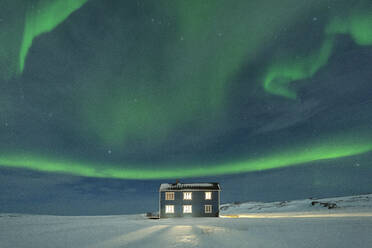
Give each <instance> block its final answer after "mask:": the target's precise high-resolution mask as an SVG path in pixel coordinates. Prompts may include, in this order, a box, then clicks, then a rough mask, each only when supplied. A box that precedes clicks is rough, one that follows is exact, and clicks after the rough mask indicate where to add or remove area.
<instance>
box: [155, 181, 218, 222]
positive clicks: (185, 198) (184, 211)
mask: <svg viewBox="0 0 372 248" xmlns="http://www.w3.org/2000/svg"><path fill="white" fill-rule="evenodd" d="M220 191H221V189H220V185H219V184H218V183H179V182H176V183H163V184H161V185H160V189H159V216H160V218H169V217H187V216H192V217H218V215H219V208H220Z"/></svg>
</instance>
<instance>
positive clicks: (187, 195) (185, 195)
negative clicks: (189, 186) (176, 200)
mask: <svg viewBox="0 0 372 248" xmlns="http://www.w3.org/2000/svg"><path fill="white" fill-rule="evenodd" d="M191 193H192V192H183V199H184V200H191V199H192V194H191Z"/></svg>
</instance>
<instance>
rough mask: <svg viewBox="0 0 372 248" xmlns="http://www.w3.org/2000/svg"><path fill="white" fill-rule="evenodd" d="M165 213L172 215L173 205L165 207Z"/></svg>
mask: <svg viewBox="0 0 372 248" xmlns="http://www.w3.org/2000/svg"><path fill="white" fill-rule="evenodd" d="M165 213H166V214H173V213H174V205H165Z"/></svg>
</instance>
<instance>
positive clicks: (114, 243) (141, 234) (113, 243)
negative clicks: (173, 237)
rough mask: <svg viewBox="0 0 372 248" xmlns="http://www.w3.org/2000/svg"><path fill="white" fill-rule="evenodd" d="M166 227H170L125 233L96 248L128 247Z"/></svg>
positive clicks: (160, 226)
mask: <svg viewBox="0 0 372 248" xmlns="http://www.w3.org/2000/svg"><path fill="white" fill-rule="evenodd" d="M166 227H168V225H156V226H150V227H146V228H142V229H139V230H136V231H133V232H130V233H125V234H123V235H120V236H118V237H115V238H113V239H109V240H106V241H103V242H101V243H99V244H97V245H96V246H94V247H97V248H102V247H123V246H124V245H128V244H130V243H133V242H135V241H139V240H141V239H144V238H146V237H148V236H150V235H152V234H154V233H155V232H158V231H160V230H163V229H164V228H166Z"/></svg>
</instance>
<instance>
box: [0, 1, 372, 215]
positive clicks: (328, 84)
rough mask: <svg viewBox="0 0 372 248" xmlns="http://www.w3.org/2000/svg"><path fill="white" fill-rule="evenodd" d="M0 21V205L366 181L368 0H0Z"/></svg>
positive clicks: (342, 190) (38, 207) (362, 186)
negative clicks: (180, 186) (208, 186)
mask: <svg viewBox="0 0 372 248" xmlns="http://www.w3.org/2000/svg"><path fill="white" fill-rule="evenodd" d="M0 30H1V32H0V212H27V213H49V214H71V215H75V214H117V213H132V212H136V211H137V212H138V211H139V212H144V211H146V210H151V211H153V210H155V209H156V206H157V190H158V186H159V183H161V182H168V181H175V180H176V179H181V181H188V182H192V181H219V182H221V184H222V185H221V186H222V189H223V192H225V193H223V194H222V200H223V201H225V202H228V201H230V202H231V201H248V200H262V201H271V200H287V199H296V198H306V197H317V196H319V197H320V196H336V195H345V194H360V193H371V192H372V180H371V179H370V178H372V162H371V161H372V111H371V110H372V1H370V0H312V1H309V0H281V1H277V0H252V1H246V0H235V1H225V0H203V1H199V0H158V1H152V0H136V1H129V0H128V1H122V0H121V1H119V0H27V1H26V0H0ZM128 202H130V203H128ZM62 203H64V204H62ZM139 205H140V207H138V206H139Z"/></svg>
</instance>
